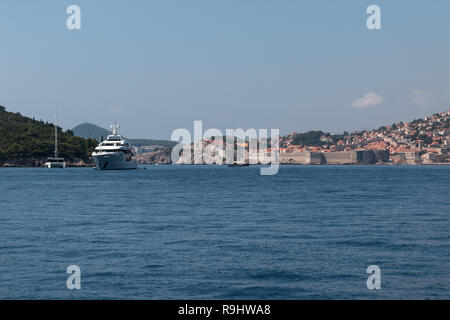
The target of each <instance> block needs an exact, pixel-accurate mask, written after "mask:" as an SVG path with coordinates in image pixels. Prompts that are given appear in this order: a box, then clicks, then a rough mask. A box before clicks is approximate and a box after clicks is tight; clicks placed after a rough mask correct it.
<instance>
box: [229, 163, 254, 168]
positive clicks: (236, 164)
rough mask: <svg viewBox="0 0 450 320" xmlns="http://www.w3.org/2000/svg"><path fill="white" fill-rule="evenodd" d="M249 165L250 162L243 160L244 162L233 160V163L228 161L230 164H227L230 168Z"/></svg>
mask: <svg viewBox="0 0 450 320" xmlns="http://www.w3.org/2000/svg"><path fill="white" fill-rule="evenodd" d="M249 165H250V164H249V163H247V162H245V163H239V162H235V163H230V164H228V166H229V167H230V168H234V167H247V166H249Z"/></svg>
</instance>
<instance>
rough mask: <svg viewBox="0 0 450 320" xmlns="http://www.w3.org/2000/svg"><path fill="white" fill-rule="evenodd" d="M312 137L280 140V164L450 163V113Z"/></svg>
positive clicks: (449, 111)
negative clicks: (306, 142) (350, 131)
mask: <svg viewBox="0 0 450 320" xmlns="http://www.w3.org/2000/svg"><path fill="white" fill-rule="evenodd" d="M314 133H316V134H315V135H316V137H315V139H314ZM317 133H320V134H317ZM311 135H313V137H312V139H311V138H310V140H312V141H311V142H310V144H305V143H302V142H303V141H304V140H306V139H302V138H304V136H305V134H303V135H302V134H297V133H292V134H289V135H286V136H284V137H282V138H280V161H281V162H282V163H298V164H352V163H354V164H357V163H362V164H373V163H391V164H445V163H449V162H450V110H447V111H444V112H440V113H436V114H434V115H432V116H428V117H425V118H422V119H417V120H414V121H411V122H409V123H408V122H406V123H403V122H400V123H396V124H393V125H391V126H384V127H380V128H378V129H376V130H370V131H367V130H365V131H355V132H353V133H351V134H348V133H344V134H342V135H332V134H326V133H322V132H317V131H315V132H313V133H312V134H310V136H311Z"/></svg>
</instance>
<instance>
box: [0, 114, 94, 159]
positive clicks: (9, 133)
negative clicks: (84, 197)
mask: <svg viewBox="0 0 450 320" xmlns="http://www.w3.org/2000/svg"><path fill="white" fill-rule="evenodd" d="M54 130H55V129H54V124H52V123H47V122H44V121H41V120H35V119H31V118H28V117H24V116H22V115H21V114H20V113H14V112H8V111H6V110H5V108H4V107H3V106H0V165H5V164H8V165H26V166H40V165H42V164H43V163H44V162H45V160H46V158H47V157H49V156H53V152H54ZM95 146H96V143H95V141H94V140H92V139H88V140H86V139H83V138H80V137H75V136H74V135H73V133H72V131H70V130H67V131H65V132H64V131H63V130H62V129H61V128H59V127H58V149H59V155H60V156H61V157H64V158H65V159H66V160H68V161H73V162H78V161H79V160H83V161H85V162H90V155H91V153H92V151H93V150H94V148H95Z"/></svg>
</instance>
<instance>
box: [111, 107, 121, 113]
mask: <svg viewBox="0 0 450 320" xmlns="http://www.w3.org/2000/svg"><path fill="white" fill-rule="evenodd" d="M110 111H111V113H113V114H119V113H120V111H121V110H120V108H119V107H114V108H112V109H111V110H110Z"/></svg>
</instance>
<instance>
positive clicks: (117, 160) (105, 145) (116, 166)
mask: <svg viewBox="0 0 450 320" xmlns="http://www.w3.org/2000/svg"><path fill="white" fill-rule="evenodd" d="M119 127H120V126H119V125H111V129H112V134H111V135H109V136H108V137H107V138H106V140H105V141H102V142H100V144H99V145H98V147H96V148H95V151H94V152H93V153H92V158H93V159H94V162H95V167H96V168H97V169H100V170H125V169H137V166H138V165H137V161H136V160H135V159H133V156H134V155H135V154H134V152H133V149H132V148H131V146H130V144H129V143H128V141H126V140H125V139H124V138H123V137H122V136H121V135H119V134H118V133H117V129H119Z"/></svg>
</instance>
